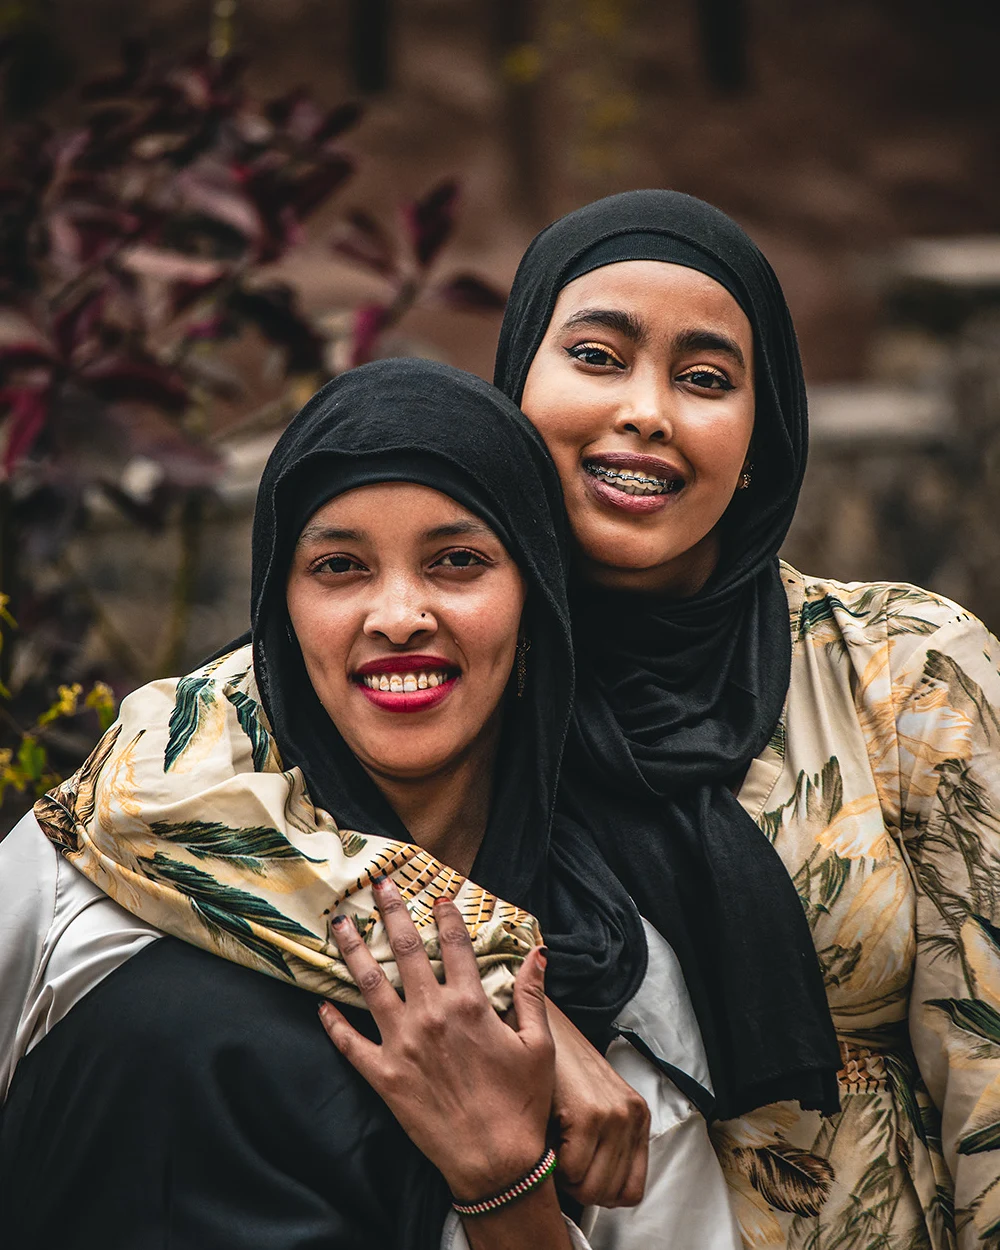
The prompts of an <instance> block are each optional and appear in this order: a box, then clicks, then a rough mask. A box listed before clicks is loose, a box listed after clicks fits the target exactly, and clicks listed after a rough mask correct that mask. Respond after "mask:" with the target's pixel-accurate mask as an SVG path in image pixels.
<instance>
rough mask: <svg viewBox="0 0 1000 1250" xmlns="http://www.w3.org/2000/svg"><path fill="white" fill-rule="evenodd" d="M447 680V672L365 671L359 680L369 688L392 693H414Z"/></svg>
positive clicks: (431, 687)
mask: <svg viewBox="0 0 1000 1250" xmlns="http://www.w3.org/2000/svg"><path fill="white" fill-rule="evenodd" d="M447 680H448V674H447V673H426V672H424V673H382V674H378V673H366V674H365V675H364V676H363V677H362V678H361V681H362V682H363V684H364V685H366V686H367V687H368V688H369V690H385V691H388V692H390V693H392V694H415V693H416V692H417V691H418V690H427V689H433V688H434V687H435V686H441V685H443V684H444V683H445V682H446V681H447Z"/></svg>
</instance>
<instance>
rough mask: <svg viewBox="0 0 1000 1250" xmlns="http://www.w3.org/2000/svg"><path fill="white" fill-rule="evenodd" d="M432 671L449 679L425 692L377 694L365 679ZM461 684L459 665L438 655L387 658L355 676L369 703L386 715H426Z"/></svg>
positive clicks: (362, 668)
mask: <svg viewBox="0 0 1000 1250" xmlns="http://www.w3.org/2000/svg"><path fill="white" fill-rule="evenodd" d="M428 670H431V671H433V672H436V673H444V674H446V676H445V677H444V679H443V680H442V681H441V682H440V684H439V685H437V686H428V687H427V688H426V689H425V690H374V689H373V688H372V687H371V686H367V685H365V683H364V681H363V680H362V679H363V678H364V677H372V676H379V677H381V676H383V675H388V674H391V673H417V672H421V671H423V672H426V671H428ZM460 680H461V670H460V669H459V667H458V665H456V664H454V663H452V662H451V661H449V660H445V659H443V658H442V657H441V656H438V655H387V656H383V657H382V658H381V659H377V660H368V661H366V663H364V664H362V665H361V666H360V667H359V668H358V669H357V670H356V672H355V674H354V682H355V684H356V685H357V688H358V689H359V690H360V691H361V693H362V694H363V695H364V696H365V698H366V699H367V700H368V702H369V703H372V704H374V705H375V707H377V708H381V710H382V711H384V712H426V711H427V710H428V709H429V708H432V707H437V705H438V704H439V703H441V702H443V701H444V700H445V699H447V697H448V696H449V695H450V694H451V692H452V691H453V690H454V689H455V686H456V685H457V684H458V682H459V681H460Z"/></svg>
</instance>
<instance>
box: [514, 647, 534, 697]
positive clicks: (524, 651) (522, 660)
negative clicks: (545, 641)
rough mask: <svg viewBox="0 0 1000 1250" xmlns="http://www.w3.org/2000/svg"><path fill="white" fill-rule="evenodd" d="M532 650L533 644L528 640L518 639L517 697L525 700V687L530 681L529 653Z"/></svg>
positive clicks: (516, 661) (516, 664)
mask: <svg viewBox="0 0 1000 1250" xmlns="http://www.w3.org/2000/svg"><path fill="white" fill-rule="evenodd" d="M530 649H531V643H530V642H529V641H528V639H527V638H518V640H517V651H516V652H515V655H516V657H517V658H516V660H515V668H516V670H517V697H518V698H519V699H523V698H524V687H525V685H526V684H527V681H528V661H527V655H528V651H529V650H530Z"/></svg>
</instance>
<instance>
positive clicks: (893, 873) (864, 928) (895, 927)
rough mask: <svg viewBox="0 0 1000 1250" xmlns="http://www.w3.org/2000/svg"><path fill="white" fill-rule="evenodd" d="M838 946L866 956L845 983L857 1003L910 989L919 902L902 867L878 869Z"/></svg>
mask: <svg viewBox="0 0 1000 1250" xmlns="http://www.w3.org/2000/svg"><path fill="white" fill-rule="evenodd" d="M836 945H837V946H840V947H843V948H844V949H845V950H849V949H851V947H853V946H856V945H859V946H860V947H861V948H862V952H863V953H862V956H861V958H860V959H859V960H858V962H857V965H856V967H855V968H854V970H853V971H852V972H851V973H850V975H849V976H848V977H847V978H846V984H847V986H848V987H849V989H850V991H851V993H852V997H853V995H854V994H863V995H865V999H866V1001H871V1000H873V999H885V998H887V997H889V996H890V995H893V994H896V993H898V992H900V991H901V990H903V989H905V987H906V986H907V985H908V984H909V980H910V972H911V969H912V966H913V959H914V956H915V954H916V936H915V922H914V897H913V890H912V886H911V883H910V878H909V874H908V873H907V871H906V869H905V867H904V866H903V865H902V864H901V863H898V862H893V863H889V864H886V865H884V866H883V867H881V868H876V869H875V870H874V872H872V874H871V876H870V877H869V878H868V880H867V881H866V882H865V883H864V885H863V886H862V887H861V889H860V890H859V891H858V892H857V894H856V895H855V896H854V900H853V902H852V903H851V906H850V908H849V909H848V912H847V915H846V916H845V917H844V919H843V920H842V921H841V924H840V928H839V929H838V931H837V937H836Z"/></svg>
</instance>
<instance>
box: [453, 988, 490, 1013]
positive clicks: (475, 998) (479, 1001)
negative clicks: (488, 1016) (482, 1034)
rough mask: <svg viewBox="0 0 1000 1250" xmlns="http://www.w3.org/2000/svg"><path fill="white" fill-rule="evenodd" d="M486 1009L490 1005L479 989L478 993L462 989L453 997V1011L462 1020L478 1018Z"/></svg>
mask: <svg viewBox="0 0 1000 1250" xmlns="http://www.w3.org/2000/svg"><path fill="white" fill-rule="evenodd" d="M477 988H478V987H477ZM488 1010H490V1005H489V1003H488V1002H487V999H486V995H485V994H484V993H483V992H482V990H481V989H480V991H479V993H478V994H476V993H473V992H471V991H464V990H463V991H462V992H461V993H460V994H458V995H457V996H456V997H455V1000H454V1011H455V1013H456V1015H459V1016H461V1018H462V1019H463V1020H478V1019H479V1018H480V1016H482V1015H484V1014H485V1013H486V1012H487V1011H488Z"/></svg>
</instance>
